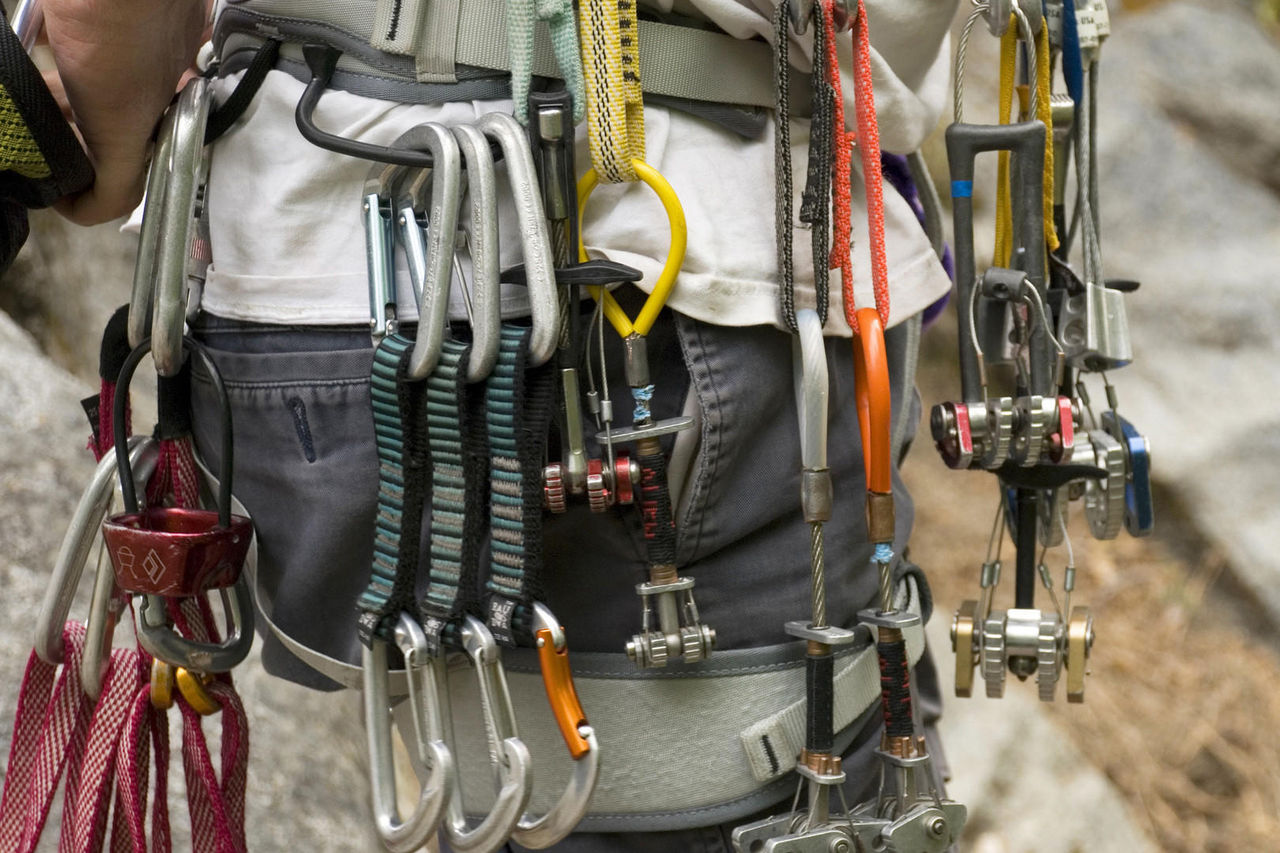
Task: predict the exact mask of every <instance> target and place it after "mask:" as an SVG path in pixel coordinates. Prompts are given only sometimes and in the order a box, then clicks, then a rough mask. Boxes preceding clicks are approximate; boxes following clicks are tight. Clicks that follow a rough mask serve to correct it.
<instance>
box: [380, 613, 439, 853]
mask: <svg viewBox="0 0 1280 853" xmlns="http://www.w3.org/2000/svg"><path fill="white" fill-rule="evenodd" d="M395 639H396V645H397V646H398V647H399V648H400V651H401V652H402V653H403V654H404V662H405V670H406V673H405V675H406V679H407V680H408V682H409V700H408V701H409V702H410V705H411V708H412V711H413V722H414V728H415V729H416V731H415V732H414V734H415V736H416V744H417V750H418V759H419V760H420V761H421V762H422V764H423V766H424V767H426V768H427V770H428V771H429V774H430V775H429V776H428V777H427V778H426V779H424V780H422V790H421V792H420V793H419V794H418V803H417V805H416V806H415V807H414V809H413V813H412V814H411V815H410V816H409V817H408V819H406V820H403V821H402V820H400V814H399V811H398V809H397V808H396V801H397V796H396V774H395V761H394V758H393V754H392V747H391V720H390V714H389V712H388V705H389V702H390V700H389V695H390V694H389V690H388V682H389V679H388V673H387V640H385V639H383V638H382V637H379V636H377V634H376V633H375V635H374V637H373V640H372V643H371V645H369V646H366V647H365V649H364V655H363V657H364V660H363V669H364V717H365V727H366V732H367V735H368V748H369V782H370V786H371V787H372V789H373V816H374V822H375V825H376V827H377V830H378V837H379V838H380V839H382V843H383V844H384V845H385V846H386V848H387V849H388V850H390V851H391V853H409V851H412V850H417V849H418V848H419V847H421V846H422V845H424V844H426V843H427V840H428V839H429V838H430V837H431V835H432V834H433V833H435V831H436V829H438V828H439V826H440V821H441V820H442V819H443V818H444V813H445V806H446V805H447V804H448V802H449V799H450V794H451V793H452V791H453V782H454V778H455V774H454V770H453V756H452V754H451V753H450V752H449V748H448V747H447V746H445V744H444V741H443V740H442V737H441V725H442V723H441V708H440V700H439V690H438V689H437V685H436V683H435V672H434V670H433V669H432V667H431V666H429V660H428V645H427V635H426V634H425V633H424V632H423V630H422V626H421V625H419V624H418V622H417V620H416V619H414V618H413V617H412V616H410V615H409V614H408V613H401V614H400V618H399V620H398V621H397V623H396V627H395ZM406 734H407V733H406Z"/></svg>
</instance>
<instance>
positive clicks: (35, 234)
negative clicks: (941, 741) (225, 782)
mask: <svg viewBox="0 0 1280 853" xmlns="http://www.w3.org/2000/svg"><path fill="white" fill-rule="evenodd" d="M967 5H968V4H962V9H961V14H964V13H965V11H967ZM1112 16H1113V23H1114V32H1113V35H1112V37H1111V39H1110V40H1109V41H1108V42H1107V44H1106V46H1105V48H1104V51H1103V56H1102V97H1101V102H1100V105H1099V125H1100V126H1099V144H1100V152H1099V156H1100V163H1101V168H1102V175H1101V182H1102V184H1101V185H1102V218H1103V222H1104V263H1105V268H1106V272H1107V275H1108V276H1110V277H1117V278H1120V277H1124V278H1134V279H1139V280H1141V281H1142V282H1143V287H1142V289H1141V290H1140V291H1138V292H1137V293H1136V294H1135V295H1133V296H1132V297H1130V298H1129V300H1128V310H1129V318H1130V324H1131V327H1132V331H1133V337H1134V348H1135V353H1136V356H1137V360H1136V361H1135V363H1134V364H1133V365H1132V366H1130V367H1127V368H1125V369H1124V370H1122V371H1118V372H1116V373H1115V374H1114V375H1113V376H1112V379H1113V381H1114V383H1115V385H1116V387H1117V390H1118V392H1119V396H1120V401H1121V407H1122V409H1121V410H1122V411H1123V412H1124V413H1125V414H1126V416H1127V417H1128V418H1129V419H1130V420H1131V421H1133V422H1134V423H1135V424H1136V425H1137V426H1138V427H1139V429H1141V430H1143V431H1144V432H1145V433H1146V434H1147V435H1148V436H1149V438H1150V439H1151V443H1152V448H1153V460H1154V472H1155V476H1156V480H1157V485H1158V496H1157V498H1158V504H1157V513H1158V514H1157V532H1156V534H1155V535H1154V536H1152V537H1151V538H1149V539H1147V540H1141V541H1139V540H1133V539H1128V538H1123V537H1122V538H1121V539H1120V540H1117V541H1115V542H1110V543H1098V542H1095V541H1093V540H1091V539H1090V537H1089V536H1088V534H1087V529H1086V528H1085V526H1084V525H1083V519H1079V518H1076V519H1074V520H1073V524H1072V541H1073V543H1074V545H1075V550H1076V561H1077V563H1078V565H1079V566H1080V568H1081V575H1080V581H1079V583H1078V596H1077V597H1078V601H1079V603H1083V604H1088V605H1090V606H1091V607H1092V608H1093V609H1094V612H1095V619H1096V620H1097V630H1098V637H1099V639H1098V643H1097V645H1096V647H1095V652H1094V657H1093V662H1092V669H1093V675H1092V678H1091V680H1090V681H1089V684H1088V693H1087V701H1086V703H1085V704H1084V705H1082V706H1067V705H1066V704H1065V703H1060V704H1056V705H1053V706H1044V705H1041V704H1040V703H1039V702H1037V701H1036V699H1035V694H1034V688H1033V687H1031V686H1030V685H1019V684H1017V683H1016V682H1015V683H1012V684H1010V686H1009V689H1008V690H1007V695H1006V697H1005V698H1004V699H1002V700H998V701H989V700H986V699H978V698H975V699H970V700H958V699H952V700H950V701H949V702H948V708H947V715H946V717H945V719H944V734H945V736H946V742H947V745H948V746H947V749H948V759H949V763H950V766H951V770H952V773H953V776H954V780H953V783H952V793H953V795H954V796H955V797H956V798H957V799H959V800H961V801H962V802H965V803H967V804H968V805H969V806H970V823H969V826H968V830H967V832H966V845H965V846H966V849H972V850H978V851H982V853H998V852H999V851H1005V853H1014V851H1018V853H1021V851H1038V853H1055V851H1063V853H1067V851H1076V850H1090V851H1136V850H1148V849H1149V850H1155V849H1162V850H1174V851H1216V850H1223V851H1226V850H1273V849H1280V840H1277V839H1280V742H1278V739H1277V738H1276V736H1275V732H1276V731H1278V730H1280V688H1278V687H1277V685H1280V657H1278V656H1277V653H1276V631H1277V627H1278V626H1280V582H1278V581H1280V486H1277V481H1278V478H1277V476H1276V475H1277V473H1280V472H1278V470H1277V468H1278V466H1277V463H1276V462H1275V459H1276V457H1274V456H1272V455H1271V453H1270V452H1269V451H1270V450H1271V449H1277V448H1280V438H1278V436H1280V428H1278V427H1280V397H1276V396H1274V395H1273V394H1272V393H1271V389H1274V388H1275V387H1276V382H1275V380H1274V378H1273V376H1274V374H1273V368H1272V365H1273V364H1275V363H1276V360H1277V356H1278V355H1280V353H1278V352H1277V349H1278V348H1280V344H1278V343H1277V340H1276V337H1275V330H1276V329H1277V328H1280V326H1277V321H1278V320H1280V291H1277V290H1276V289H1275V287H1274V281H1275V280H1276V279H1277V278H1278V277H1280V110H1277V108H1276V107H1277V95H1276V93H1277V92H1280V40H1278V33H1280V29H1278V28H1280V8H1278V4H1277V3H1276V2H1275V0H1261V2H1245V0H1216V2H1215V0H1199V2H1197V0H1145V2H1136V1H1135V0H1130V2H1128V3H1125V4H1120V3H1117V2H1115V0H1113V2H1112ZM995 48H996V43H995V40H994V39H991V38H990V37H987V36H985V35H984V34H983V32H982V31H981V28H979V30H978V31H976V32H975V34H974V37H973V40H972V42H971V45H970V55H969V62H968V67H969V71H968V76H967V80H966V82H967V87H966V88H967V91H968V93H969V94H968V98H969V100H968V103H967V105H966V115H967V116H969V117H970V120H984V121H985V120H993V119H994V115H995V109H994V106H993V103H994V92H995V84H996V67H997V66H996V59H995V55H996V51H995ZM984 99H985V103H984ZM927 153H928V154H929V158H930V161H931V163H932V164H933V166H934V173H935V177H936V178H939V179H941V177H942V176H944V175H945V155H944V154H942V153H941V149H940V146H939V145H937V144H936V143H934V144H932V145H931V148H930V149H929V150H928V152H927ZM939 183H940V184H943V182H942V181H941V180H939ZM978 185H979V186H986V187H990V186H992V185H993V179H990V178H988V179H985V180H984V179H983V178H981V177H980V179H979V181H978ZM975 195H976V196H977V203H978V204H979V213H978V215H977V219H978V221H986V222H989V221H990V214H989V210H990V203H989V198H986V199H984V198H983V197H982V196H981V195H979V194H978V193H977V192H976V193H975ZM983 204H986V209H987V213H985V214H984V213H982V212H981V211H982V209H983V208H982V205H983ZM133 243H134V241H133V239H132V238H129V237H122V236H121V235H120V234H119V233H118V229H117V227H116V226H115V225H107V226H101V227H98V228H93V229H77V228H72V227H70V226H68V225H66V224H65V223H63V222H62V221H61V220H60V219H58V218H57V217H56V216H53V215H51V214H47V213H37V214H35V215H34V216H33V223H32V238H31V240H30V242H29V243H28V245H27V247H26V248H25V249H24V250H23V252H22V254H21V255H20V256H19V258H18V261H17V263H16V264H15V265H14V267H13V269H12V270H10V272H9V273H8V274H7V275H6V276H5V278H4V280H3V281H2V282H0V311H2V313H0V354H2V357H3V363H4V364H5V367H4V369H2V370H0V395H2V396H0V398H2V399H4V400H6V405H4V406H3V407H0V437H2V438H3V440H0V543H3V545H4V547H3V550H2V552H0V585H2V586H0V588H3V589H4V591H5V593H6V594H5V595H4V596H3V597H0V684H3V685H7V686H6V688H5V689H4V690H0V740H3V741H4V742H5V743H6V745H7V739H8V734H9V732H10V731H11V729H12V723H13V712H14V703H15V701H16V685H17V683H18V680H19V679H20V677H21V673H22V668H23V666H24V664H25V660H26V657H27V654H28V652H29V649H30V646H31V637H30V631H31V627H32V624H33V619H32V614H33V613H34V611H35V609H36V608H37V607H38V605H39V601H40V597H41V595H42V592H43V586H44V582H45V579H46V578H47V576H48V572H49V569H50V567H51V565H52V562H53V557H54V555H55V553H56V551H57V547H58V543H59V541H60V540H61V537H62V533H63V529H64V526H65V521H66V519H68V518H69V516H70V513H71V510H72V507H73V506H74V503H75V501H76V499H77V498H78V496H79V492H80V489H81V488H82V487H83V484H84V483H85V482H87V480H88V478H89V476H90V474H91V472H92V467H93V466H92V460H91V457H90V455H89V454H88V453H87V452H86V451H85V450H84V449H83V447H84V442H85V438H86V436H87V426H86V424H85V422H84V418H83V414H82V413H81V412H80V409H79V406H78V404H77V401H78V400H79V399H80V398H81V397H84V396H87V395H89V394H91V393H94V392H95V391H96V388H97V378H96V362H97V348H98V339H99V335H100V332H101V327H102V324H103V323H104V322H105V320H106V318H107V317H108V316H109V315H110V313H111V312H112V311H113V310H114V309H115V307H116V306H118V305H119V304H121V303H123V302H125V301H127V299H128V291H129V283H130V280H131V275H132V272H131V271H132V263H133V251H134V250H133ZM987 244H989V237H988V238H986V239H983V238H980V239H979V244H978V245H979V246H983V245H987ZM981 254H982V252H981V251H980V252H979V255H980V256H981ZM924 346H925V356H926V357H925V359H924V363H923V366H922V371H921V377H920V383H921V390H922V393H923V395H924V399H925V402H926V405H928V404H931V403H933V402H937V401H940V400H943V399H950V398H952V397H954V396H955V394H956V391H957V389H958V378H957V376H956V374H955V368H954V353H955V338H954V321H953V319H952V318H951V317H950V316H948V317H947V318H946V319H944V320H943V321H942V322H941V323H940V324H939V325H938V326H937V327H936V328H935V329H933V330H932V331H931V332H930V333H929V334H928V335H926V337H925V342H924ZM1096 396H1101V395H1100V393H1098V394H1096ZM907 477H908V482H909V483H910V484H911V485H912V487H913V489H914V491H915V493H916V496H917V500H918V522H917V528H916V529H917V534H916V536H915V537H914V540H913V545H912V549H913V557H914V558H915V559H916V560H917V562H919V563H921V564H922V565H924V566H925V568H926V569H927V570H928V571H929V573H930V577H931V578H932V582H933V586H934V592H935V598H936V602H937V605H936V614H937V615H936V616H935V619H934V621H933V623H932V624H931V626H930V630H931V635H932V637H933V641H934V644H935V654H936V655H937V658H938V661H939V664H940V668H941V669H942V670H943V671H944V672H948V671H949V670H950V667H951V665H952V656H951V654H950V651H949V644H948V642H947V638H946V630H947V626H948V623H949V619H950V614H951V612H952V611H953V610H954V608H955V607H956V606H957V605H958V604H959V603H960V601H961V600H962V599H964V598H969V597H974V596H975V595H976V591H977V585H978V584H977V580H978V567H979V565H980V563H981V561H982V558H983V553H984V551H985V547H986V539H987V535H988V532H989V529H990V522H991V514H992V513H993V512H994V510H995V506H996V492H995V489H994V484H993V482H991V478H989V477H988V476H986V475H982V474H976V473H975V474H962V473H958V472H952V471H949V470H947V469H946V468H945V467H944V466H943V465H942V464H941V462H939V461H938V460H937V458H936V455H935V454H934V452H933V450H932V448H931V441H930V440H929V437H928V434H927V428H926V429H924V430H922V432H921V434H920V436H919V441H918V446H917V449H916V452H915V453H914V454H912V457H911V459H910V460H909V462H908V471H907ZM1077 514H1078V513H1077ZM1052 559H1054V558H1053V556H1051V561H1052ZM1058 559H1059V563H1058V564H1057V565H1060V563H1061V558H1060V557H1059V558H1058ZM83 606H84V603H83V602H81V603H80V605H79V608H80V612H83ZM238 683H239V685H240V688H241V690H242V692H243V694H244V698H245V704H246V706H247V708H248V710H249V713H250V715H251V722H252V733H253V734H252V737H253V752H252V764H251V769H250V788H249V803H248V810H249V825H250V844H251V849H254V850H263V851H274V850H287V849H288V850H293V849H297V850H325V851H330V850H333V851H342V850H352V851H356V850H373V849H375V844H374V841H373V839H372V837H371V833H370V831H369V820H368V805H367V803H368V794H367V783H366V781H365V771H364V769H363V764H362V762H363V757H362V753H363V738H362V729H361V726H360V723H359V711H358V702H357V701H356V697H355V695H354V694H351V693H346V694H339V695H321V694H316V693H311V692H308V691H305V690H302V689H300V688H296V687H293V686H292V685H288V684H284V683H281V682H279V681H276V680H274V679H270V678H268V677H266V676H265V674H263V673H262V672H261V669H260V668H259V667H258V666H257V664H256V662H254V661H250V662H249V663H248V664H247V665H246V666H244V667H241V669H240V670H239V671H238ZM979 692H981V691H980V690H979ZM176 763H177V762H176V761H175V765H176ZM179 776H180V774H179V775H178V776H175V777H174V780H173V784H174V785H175V786H178V785H180V781H181V780H180V778H179ZM171 797H172V802H173V804H174V813H175V815H180V813H181V810H182V806H181V801H182V794H181V788H180V787H175V790H174V791H173V793H172V795H171ZM174 825H175V831H176V833H181V832H183V831H185V818H183V817H181V816H177V817H175V821H174ZM175 841H177V842H178V849H184V847H185V846H186V842H185V841H184V840H183V838H182V837H181V835H178V836H177V837H176V838H175ZM50 849H52V848H50Z"/></svg>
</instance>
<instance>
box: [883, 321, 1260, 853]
mask: <svg viewBox="0 0 1280 853" xmlns="http://www.w3.org/2000/svg"><path fill="white" fill-rule="evenodd" d="M951 313H953V312H949V314H948V316H947V318H945V319H944V320H943V321H942V323H941V324H940V326H939V327H937V328H934V329H931V330H930V331H929V332H928V333H926V335H925V341H924V355H923V359H922V366H921V373H920V379H919V382H920V388H921V393H922V395H923V398H924V403H925V412H926V417H925V423H924V424H923V425H922V428H921V430H920V433H919V435H918V436H917V441H916V445H915V447H914V449H913V452H912V453H911V454H910V458H909V460H908V462H907V466H906V471H905V477H906V478H907V483H908V485H909V486H910V488H911V489H912V493H913V495H914V496H915V497H916V509H917V515H916V527H915V533H914V534H913V536H912V556H913V559H914V560H915V561H916V562H917V563H919V564H920V565H922V566H924V567H926V569H927V571H928V573H929V577H930V581H931V584H932V587H933V591H934V598H935V606H936V610H937V614H938V617H936V618H945V619H946V620H948V621H949V620H950V618H951V614H952V613H953V612H954V611H955V608H956V607H957V606H959V604H960V602H961V601H962V600H963V599H966V598H976V597H977V593H978V571H979V568H980V566H981V563H982V560H983V555H984V553H985V551H986V546H987V539H988V536H989V534H990V531H991V524H992V519H993V516H994V512H995V508H996V502H997V493H996V487H995V480H994V478H992V477H991V476H990V475H988V474H986V473H980V472H958V471H951V470H949V469H948V468H946V467H945V466H944V465H943V464H942V462H941V461H940V460H939V458H938V456H937V454H936V453H935V452H934V450H933V447H932V441H931V439H930V438H929V434H928V423H927V413H928V408H929V406H930V405H931V404H932V403H935V402H939V401H941V400H944V399H952V398H954V397H955V395H956V393H957V391H958V388H959V379H958V377H956V376H955V375H953V371H954V370H955V368H954V366H953V365H954V364H955V357H954V352H955V334H954V329H953V328H949V327H948V325H947V324H948V323H952V324H954V320H953V319H952V318H951V316H950V315H951ZM1115 381H1116V382H1117V384H1120V383H1122V382H1123V375H1122V374H1117V375H1116V378H1115ZM1153 463H1154V465H1155V466H1156V471H1157V475H1158V471H1159V464H1160V461H1159V449H1158V448H1155V449H1153ZM1157 500H1158V503H1157V507H1156V512H1157V515H1156V532H1155V533H1154V534H1153V535H1152V536H1151V537H1149V538H1147V539H1142V540H1139V539H1133V538H1130V537H1128V535H1127V534H1123V533H1122V534H1121V538H1119V539H1116V540H1113V541H1110V542H1099V541H1097V540H1095V539H1093V538H1092V537H1091V536H1089V533H1088V527H1087V525H1086V523H1085V520H1084V518H1083V512H1082V509H1080V507H1079V504H1078V503H1076V504H1073V505H1072V521H1071V526H1070V531H1071V540H1072V544H1073V546H1074V548H1075V559H1076V564H1077V567H1078V570H1079V574H1078V579H1077V585H1076V595H1075V598H1074V599H1073V602H1074V603H1077V604H1087V605H1089V606H1090V607H1091V608H1092V609H1093V613H1094V620H1095V626H1096V632H1097V637H1098V639H1097V642H1096V644H1095V646H1094V650H1093V655H1092V658H1091V672H1092V674H1091V676H1090V678H1089V680H1088V682H1087V684H1086V699H1085V703H1084V704H1082V705H1068V704H1067V703H1066V702H1065V701H1064V700H1063V698H1062V694H1061V691H1059V700H1058V702H1057V703H1056V704H1055V705H1053V706H1052V707H1051V708H1050V714H1051V717H1052V718H1053V719H1054V720H1055V721H1056V722H1058V723H1059V724H1061V725H1062V727H1063V728H1064V729H1065V730H1066V731H1067V732H1069V733H1070V736H1071V737H1072V738H1073V739H1074V741H1075V743H1076V744H1077V746H1078V747H1079V749H1080V750H1081V752H1082V753H1083V754H1084V755H1085V756H1087V757H1088V759H1089V760H1090V761H1092V762H1093V763H1094V764H1096V765H1097V766H1098V767H1099V768H1100V769H1101V770H1102V771H1103V772H1105V773H1106V775H1107V776H1108V777H1109V778H1110V779H1111V780H1112V782H1114V783H1115V785H1116V786H1117V788H1118V789H1119V790H1120V791H1121V792H1122V794H1123V796H1124V797H1125V798H1126V799H1127V801H1128V805H1129V807H1130V809H1131V811H1132V812H1133V814H1134V815H1135V816H1136V817H1137V819H1138V820H1139V822H1140V825H1141V826H1142V828H1143V829H1144V830H1145V831H1146V832H1147V833H1148V834H1149V835H1150V836H1151V838H1152V839H1153V840H1154V841H1155V842H1156V843H1157V844H1158V845H1159V846H1160V847H1161V848H1163V849H1165V850H1170V851H1188V853H1189V852H1190V851H1228V850H1231V851H1239V850H1275V849H1278V848H1280V841H1278V840H1277V839H1280V738H1278V737H1277V734H1276V733H1277V732H1280V654H1277V648H1278V647H1277V644H1276V637H1277V632H1276V626H1274V625H1270V624H1268V623H1267V621H1266V619H1265V617H1264V616H1263V615H1262V614H1261V613H1260V612H1259V611H1258V609H1257V608H1256V607H1254V606H1252V605H1251V603H1250V602H1249V601H1248V600H1247V599H1246V598H1244V597H1243V596H1241V595H1239V594H1238V593H1237V591H1236V587H1235V585H1234V583H1233V581H1232V576H1231V570H1230V566H1229V565H1227V563H1226V561H1225V560H1224V559H1223V558H1222V557H1221V555H1219V554H1215V553H1214V552H1213V551H1212V550H1211V549H1208V548H1206V547H1205V545H1204V543H1203V540H1202V539H1201V538H1200V536H1199V535H1198V533H1197V530H1196V522H1195V515H1194V508H1188V507H1180V506H1178V505H1177V503H1176V501H1175V500H1174V499H1173V498H1172V496H1170V495H1168V494H1158V495H1157ZM1055 552H1056V553H1055ZM1011 556H1012V548H1011V543H1006V545H1005V557H1006V560H1005V561H1006V564H1008V562H1009V559H1011ZM1047 562H1048V564H1049V565H1050V567H1051V568H1052V569H1053V570H1054V572H1055V580H1057V582H1058V583H1059V584H1060V583H1061V574H1060V573H1061V571H1062V567H1063V566H1064V564H1065V554H1063V553H1062V552H1061V549H1055V551H1051V552H1050V555H1049V559H1048V561H1047ZM1009 586H1010V587H1011V585H1009ZM1004 594H1005V595H1008V596H1010V598H1011V597H1012V592H1011V591H1009V589H1008V588H1006V589H1005V590H1004ZM1040 594H1043V591H1041V593H1040ZM940 651H941V652H942V653H941V654H939V665H940V666H952V665H953V660H954V658H953V657H952V656H951V655H950V654H949V653H947V652H948V651H949V650H940ZM979 689H981V688H979ZM1009 689H1010V690H1013V689H1022V690H1030V691H1034V689H1035V688H1034V686H1033V685H1018V684H1017V683H1016V682H1014V683H1013V684H1011V685H1010V687H1009ZM1033 695H1034V694H1033ZM949 701H952V702H962V701H964V700H962V699H954V698H952V699H950V700H949Z"/></svg>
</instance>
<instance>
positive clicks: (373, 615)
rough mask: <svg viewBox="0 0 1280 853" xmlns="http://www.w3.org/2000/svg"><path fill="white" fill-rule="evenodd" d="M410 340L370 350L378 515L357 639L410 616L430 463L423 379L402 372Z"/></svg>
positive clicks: (391, 340) (394, 339)
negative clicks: (371, 562)
mask: <svg viewBox="0 0 1280 853" xmlns="http://www.w3.org/2000/svg"><path fill="white" fill-rule="evenodd" d="M412 351H413V341H411V340H410V339H408V338H406V337H403V336H401V335H399V334H394V335H388V336H387V337H385V338H383V339H382V342H381V343H380V344H379V345H378V348H377V349H376V350H374V353H373V371H372V374H371V376H370V381H369V393H370V396H371V398H372V403H373V426H374V434H375V436H376V440H377V448H378V514H377V519H376V521H375V524H374V537H373V566H372V570H371V574H370V578H369V586H368V588H367V589H365V591H364V592H363V593H361V595H360V600H359V602H358V605H357V606H358V608H359V611H360V616H359V622H358V627H359V633H360V639H361V641H362V642H363V643H364V644H365V645H370V644H372V642H373V637H374V635H375V634H377V635H379V636H382V637H384V638H387V639H389V637H387V634H386V631H387V629H388V628H389V627H390V623H391V621H392V620H393V618H394V617H397V616H398V615H399V614H400V613H401V612H402V611H406V610H407V611H409V612H410V613H413V614H414V615H417V604H416V602H415V601H414V581H415V578H416V575H417V569H418V552H419V541H420V539H421V536H422V512H423V508H424V506H425V504H426V494H427V479H428V476H429V473H430V472H429V469H430V465H431V460H430V457H429V456H428V454H427V449H426V435H425V433H426V423H425V421H426V418H425V417H424V413H423V412H422V407H423V403H424V399H423V396H424V394H425V387H424V383H422V382H413V381H410V380H409V379H408V368H409V358H410V354H411V353H412Z"/></svg>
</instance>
